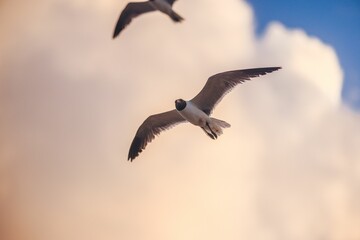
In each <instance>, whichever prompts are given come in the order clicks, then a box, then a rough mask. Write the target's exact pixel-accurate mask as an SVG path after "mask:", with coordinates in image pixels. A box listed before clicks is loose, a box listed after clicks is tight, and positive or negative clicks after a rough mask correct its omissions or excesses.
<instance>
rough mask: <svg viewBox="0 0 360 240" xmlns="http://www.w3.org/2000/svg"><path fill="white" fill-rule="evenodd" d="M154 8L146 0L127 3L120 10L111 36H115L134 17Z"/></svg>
mask: <svg viewBox="0 0 360 240" xmlns="http://www.w3.org/2000/svg"><path fill="white" fill-rule="evenodd" d="M155 10H156V9H155V8H153V7H152V6H151V4H150V3H149V2H148V1H146V2H131V3H128V4H127V5H126V7H125V8H124V10H123V11H122V12H121V14H120V17H119V20H118V21H117V23H116V26H115V30H114V34H113V38H116V37H117V36H118V35H119V34H120V32H121V31H122V30H123V29H124V28H125V27H126V26H127V25H128V24H129V23H130V22H131V20H132V19H133V18H134V17H137V16H139V15H140V14H143V13H147V12H151V11H155Z"/></svg>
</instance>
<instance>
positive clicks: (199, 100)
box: [128, 67, 281, 161]
mask: <svg viewBox="0 0 360 240" xmlns="http://www.w3.org/2000/svg"><path fill="white" fill-rule="evenodd" d="M279 69H281V67H267V68H252V69H244V70H235V71H228V72H222V73H218V74H215V75H213V76H211V77H210V78H209V79H208V80H207V82H206V84H205V86H204V87H203V89H202V90H201V91H200V92H199V93H198V94H197V95H196V96H195V97H194V98H193V99H191V100H190V101H185V100H183V99H177V100H176V101H175V109H174V110H171V111H167V112H163V113H159V114H155V115H151V116H150V117H148V118H147V119H146V120H145V121H144V122H143V124H141V126H140V127H139V129H138V130H137V132H136V134H135V137H134V140H133V141H132V143H131V146H130V150H129V155H128V160H130V161H133V160H134V159H135V158H136V157H137V156H138V155H139V154H140V153H141V152H142V151H143V150H144V149H145V147H146V145H147V144H148V143H149V142H151V141H152V140H153V139H154V138H155V136H156V135H159V134H160V133H161V131H164V130H167V129H169V128H171V127H173V126H175V125H177V124H179V123H183V122H190V123H192V124H193V125H195V126H199V127H200V128H201V129H202V130H203V131H204V132H205V133H206V135H207V136H209V137H210V138H212V139H216V138H217V137H218V136H220V135H221V134H222V132H223V131H222V129H223V128H228V127H230V124H229V123H227V122H225V121H222V120H219V119H216V118H212V117H210V115H211V113H212V111H213V109H214V108H215V106H216V105H217V104H218V103H219V102H220V101H221V99H222V98H223V97H224V96H225V95H226V94H227V93H229V92H230V91H231V90H232V89H233V88H234V87H235V86H236V85H238V84H240V83H243V82H245V81H248V80H251V79H252V78H254V77H259V76H261V75H265V74H267V73H271V72H273V71H277V70H279Z"/></svg>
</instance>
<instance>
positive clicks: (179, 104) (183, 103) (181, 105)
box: [175, 98, 186, 111]
mask: <svg viewBox="0 0 360 240" xmlns="http://www.w3.org/2000/svg"><path fill="white" fill-rule="evenodd" d="M175 107H176V110H178V111H181V110H183V109H184V108H185V107H186V101H184V100H182V99H181V98H180V99H177V100H175Z"/></svg>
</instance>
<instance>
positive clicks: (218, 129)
mask: <svg viewBox="0 0 360 240" xmlns="http://www.w3.org/2000/svg"><path fill="white" fill-rule="evenodd" d="M210 119H211V122H210V123H209V125H210V128H211V130H213V131H214V132H215V133H216V135H218V136H220V135H221V134H222V133H223V130H222V129H223V128H229V127H230V126H231V125H230V124H229V123H227V122H225V121H223V120H220V119H216V118H210Z"/></svg>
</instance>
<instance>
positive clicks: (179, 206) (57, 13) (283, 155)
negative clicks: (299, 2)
mask: <svg viewBox="0 0 360 240" xmlns="http://www.w3.org/2000/svg"><path fill="white" fill-rule="evenodd" d="M19 4H20V3H19V1H18V2H13V3H10V1H7V2H5V4H4V6H5V7H4V8H3V9H2V12H7V14H5V15H3V14H0V18H1V20H2V21H0V22H1V24H2V25H1V26H5V27H4V28H1V29H2V30H1V32H0V35H1V36H2V37H1V38H2V39H1V40H2V41H1V43H0V50H1V51H2V50H4V51H2V53H3V54H2V55H1V61H0V70H1V72H0V86H1V88H0V89H1V90H0V91H1V92H0V93H1V94H0V98H1V101H0V105H1V107H0V109H1V110H0V114H1V115H0V116H1V118H0V128H1V132H2V135H1V136H0V143H1V144H0V159H1V161H0V176H1V178H0V179H1V182H2V183H1V184H0V203H1V205H0V207H1V208H2V209H1V210H2V211H3V212H5V214H4V215H3V216H9V217H8V219H10V220H9V221H7V224H8V225H6V226H10V227H3V229H14V231H12V232H11V231H7V232H8V235H9V237H8V238H9V239H11V237H10V235H13V234H14V233H17V232H19V231H18V230H21V232H23V233H25V236H26V238H28V237H29V236H33V237H34V238H36V239H54V240H56V239H99V238H102V239H223V238H226V239H240V238H243V239H264V240H265V239H266V240H267V239H310V240H318V239H330V240H338V239H350V240H351V239H358V238H359V237H360V232H359V230H357V228H356V226H358V225H359V224H360V209H359V207H358V206H357V205H358V204H357V203H358V202H359V200H360V192H359V191H358V190H357V189H360V186H359V185H360V179H359V176H360V166H359V163H358V161H357V159H359V158H360V150H358V149H359V148H358V146H359V144H360V134H358V133H359V122H360V121H359V118H360V117H359V114H358V113H357V112H354V111H353V110H351V109H348V108H346V107H345V106H343V104H342V103H341V100H340V91H341V85H342V71H341V67H340V65H339V62H338V60H337V57H336V54H335V52H334V50H333V49H332V48H331V47H330V46H327V45H325V44H324V43H322V42H321V41H320V40H318V39H316V38H315V37H309V36H308V35H307V34H306V33H304V32H303V31H300V30H291V29H287V28H286V27H284V26H283V25H281V24H279V23H273V24H270V25H269V27H268V28H267V31H266V32H265V33H264V35H263V36H262V37H260V38H258V37H256V36H255V35H254V19H253V14H252V9H251V8H250V7H249V5H247V4H246V3H244V2H238V1H228V2H226V3H225V2H221V1H216V0H206V1H205V0H202V1H196V3H195V2H194V3H192V4H193V5H190V4H189V2H187V1H178V2H177V3H176V4H175V5H174V7H175V9H176V11H177V12H179V14H181V15H182V16H184V17H185V19H186V21H185V22H184V23H182V24H173V23H172V22H171V21H170V20H169V19H167V17H166V16H165V15H162V14H160V13H158V14H156V13H153V14H148V15H144V16H142V17H139V18H138V19H135V20H134V21H133V22H132V23H131V25H130V26H129V27H128V28H127V29H125V31H124V32H123V33H122V34H121V35H120V37H119V38H118V39H116V40H114V41H112V40H111V34H112V30H113V26H114V23H115V21H116V18H117V17H118V14H119V11H120V10H121V8H122V7H123V6H125V4H126V1H121V4H119V3H118V2H117V1H110V0H107V1H96V2H91V3H90V2H89V1H81V0H77V1H57V0H52V1H43V0H37V1H34V2H33V5H32V6H33V7H34V6H35V8H34V9H35V10H33V9H31V10H30V9H29V8H26V7H24V6H22V7H21V8H20V9H21V10H22V15H23V18H24V19H26V20H27V21H25V22H18V21H3V20H7V19H14V16H15V14H14V13H13V11H14V10H15V9H18V8H19ZM114 6H116V7H114ZM0 11H1V10H0ZM225 12H226V13H227V14H226V15H225V14H224V13H225ZM5 22H6V24H5ZM14 29H16V31H14ZM159 41H160V43H161V46H162V49H161V50H160V51H158V50H157V49H156V48H155V46H158V44H159ZM265 65H266V66H270V65H271V66H273V65H281V66H283V69H282V70H281V71H279V72H276V73H273V74H272V75H269V77H262V78H261V79H260V78H259V79H256V80H254V81H252V82H249V83H246V84H244V85H243V86H241V87H239V88H237V89H235V90H234V91H233V92H232V93H230V94H229V96H227V97H226V98H225V99H224V100H223V102H222V103H221V104H220V105H219V108H218V109H216V110H215V113H214V114H215V116H216V117H218V118H220V119H224V120H226V121H228V122H229V123H231V124H232V127H231V128H230V129H229V130H226V131H225V133H224V135H222V136H221V138H219V139H218V140H217V141H212V140H211V139H208V138H207V137H206V136H205V135H204V133H203V132H202V131H201V130H199V129H197V128H195V127H193V126H191V125H189V124H184V125H180V126H178V127H176V128H174V129H173V130H171V131H168V132H166V133H163V134H162V135H161V137H159V138H157V139H156V140H155V141H154V142H153V143H151V144H150V145H148V147H147V149H146V151H144V152H143V153H142V154H141V155H140V157H139V158H138V159H136V161H135V162H133V163H131V164H130V163H128V162H126V156H127V151H128V147H129V144H130V143H131V140H132V137H133V135H134V134H135V131H136V129H137V127H138V126H139V125H140V124H141V122H142V121H143V120H144V119H145V118H146V117H147V116H148V115H150V114H152V113H156V112H160V111H165V110H167V109H169V108H173V104H174V103H173V101H174V99H176V98H178V97H183V98H191V97H192V96H193V95H194V94H196V93H197V91H199V90H200V89H201V87H202V86H203V84H204V83H205V81H206V79H207V77H209V76H210V75H211V74H214V73H217V72H220V71H225V70H230V69H236V68H246V67H257V66H265ZM235 103H236V104H235ZM189 136H191V138H190V137H189ZM2 173H5V174H2ZM0 220H2V219H0ZM3 226H5V225H4V224H3ZM44 229H45V230H44ZM0 230H2V229H1V224H0ZM4 234H5V233H3V235H4ZM13 239H17V240H18V239H25V238H24V237H22V236H13Z"/></svg>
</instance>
